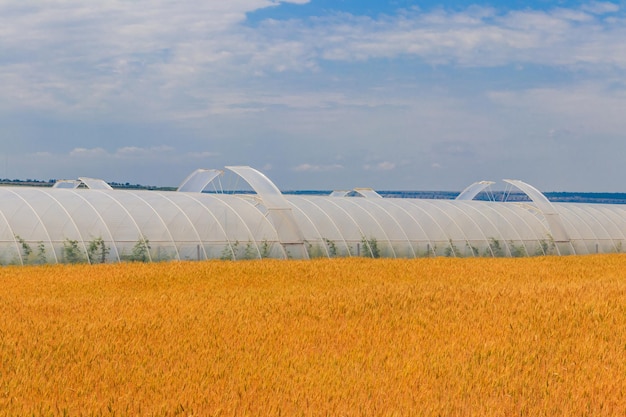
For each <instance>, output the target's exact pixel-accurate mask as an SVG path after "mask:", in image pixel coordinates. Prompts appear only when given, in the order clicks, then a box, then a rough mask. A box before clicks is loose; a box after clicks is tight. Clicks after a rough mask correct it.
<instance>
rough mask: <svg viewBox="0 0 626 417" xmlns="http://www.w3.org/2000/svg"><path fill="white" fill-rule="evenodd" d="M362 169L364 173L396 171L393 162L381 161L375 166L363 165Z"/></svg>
mask: <svg viewBox="0 0 626 417" xmlns="http://www.w3.org/2000/svg"><path fill="white" fill-rule="evenodd" d="M363 169H364V170H366V171H391V170H394V169H396V163H395V162H389V161H383V162H379V163H377V164H374V165H371V164H365V165H363Z"/></svg>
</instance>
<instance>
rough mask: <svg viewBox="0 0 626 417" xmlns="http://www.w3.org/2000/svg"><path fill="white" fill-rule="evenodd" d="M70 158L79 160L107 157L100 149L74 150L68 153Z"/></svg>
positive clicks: (105, 152)
mask: <svg viewBox="0 0 626 417" xmlns="http://www.w3.org/2000/svg"><path fill="white" fill-rule="evenodd" d="M70 156H71V157H79V158H94V157H102V156H108V153H107V151H105V150H104V149H102V148H91V149H87V148H74V149H72V150H71V151H70Z"/></svg>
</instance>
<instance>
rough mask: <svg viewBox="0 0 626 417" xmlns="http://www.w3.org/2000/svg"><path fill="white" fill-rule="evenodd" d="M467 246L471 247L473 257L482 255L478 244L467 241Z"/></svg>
mask: <svg viewBox="0 0 626 417" xmlns="http://www.w3.org/2000/svg"><path fill="white" fill-rule="evenodd" d="M465 246H466V247H467V249H469V251H470V253H471V254H472V256H473V257H477V256H480V251H479V250H478V248H477V247H476V246H473V245H470V243H469V242H465Z"/></svg>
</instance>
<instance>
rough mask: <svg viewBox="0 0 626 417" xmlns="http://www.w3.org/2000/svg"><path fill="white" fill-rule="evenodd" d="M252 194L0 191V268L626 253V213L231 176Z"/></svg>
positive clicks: (75, 183) (194, 181)
mask: <svg viewBox="0 0 626 417" xmlns="http://www.w3.org/2000/svg"><path fill="white" fill-rule="evenodd" d="M227 169H228V170H229V171H230V172H232V173H234V174H236V175H237V176H239V177H240V178H242V179H243V180H244V181H245V182H246V183H248V184H249V185H250V186H251V188H252V189H253V190H254V193H250V194H225V193H207V192H204V191H205V190H206V189H207V186H208V185H209V184H210V183H211V182H212V181H214V180H215V178H216V177H218V176H219V175H220V173H221V171H218V170H197V171H195V172H194V173H193V174H192V175H190V176H189V177H188V178H187V179H186V180H185V181H184V182H183V183H182V184H181V185H180V187H179V188H178V190H177V191H152V190H114V189H112V188H111V187H110V186H109V185H108V184H107V183H105V182H104V181H102V180H97V179H90V178H80V179H78V180H72V181H67V180H64V181H58V182H57V183H56V184H55V185H54V187H51V188H45V187H0V264H2V265H8V264H18V265H24V264H40V263H80V262H82V263H103V262H120V261H143V262H148V261H165V260H203V259H225V260H240V259H260V258H281V259H287V258H294V259H309V258H315V257H348V256H363V257H388V258H414V257H434V256H452V257H473V256H488V257H500V256H513V257H515V256H536V255H549V254H555V255H567V254H588V253H598V252H620V251H621V250H622V246H623V245H624V243H625V241H626V206H625V205H620V204H582V203H553V202H550V201H549V200H548V199H547V198H546V197H545V196H544V195H543V194H542V193H541V192H539V191H538V190H537V189H535V188H534V187H532V186H530V185H528V184H526V183H524V182H522V181H517V180H505V181H506V182H507V183H508V184H510V185H511V186H512V187H516V188H517V189H519V190H520V191H521V192H523V193H525V194H526V195H527V196H528V197H529V201H527V202H502V201H500V202H496V201H477V200H475V199H474V198H475V197H476V195H477V194H478V193H480V192H481V191H482V190H484V189H485V187H487V186H489V184H491V183H490V182H479V183H475V184H472V185H470V186H469V187H467V188H466V189H465V190H464V191H463V192H462V193H461V194H459V195H458V196H457V197H456V199H454V200H435V199H415V198H382V197H381V196H380V195H379V194H378V193H376V192H375V191H373V190H371V189H354V190H352V191H351V192H333V193H332V194H330V195H324V196H321V195H288V194H283V193H281V192H280V191H279V189H278V188H277V187H276V186H275V185H274V184H273V183H272V182H271V181H270V180H269V179H268V178H267V177H266V176H265V175H263V174H262V173H261V172H259V171H257V170H255V169H253V168H250V167H242V166H239V167H227Z"/></svg>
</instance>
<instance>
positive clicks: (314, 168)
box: [293, 163, 343, 172]
mask: <svg viewBox="0 0 626 417" xmlns="http://www.w3.org/2000/svg"><path fill="white" fill-rule="evenodd" d="M340 169H343V165H341V164H330V165H315V164H307V163H305V164H300V165H298V166H296V167H294V168H293V170H294V171H296V172H328V171H336V170H340Z"/></svg>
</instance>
